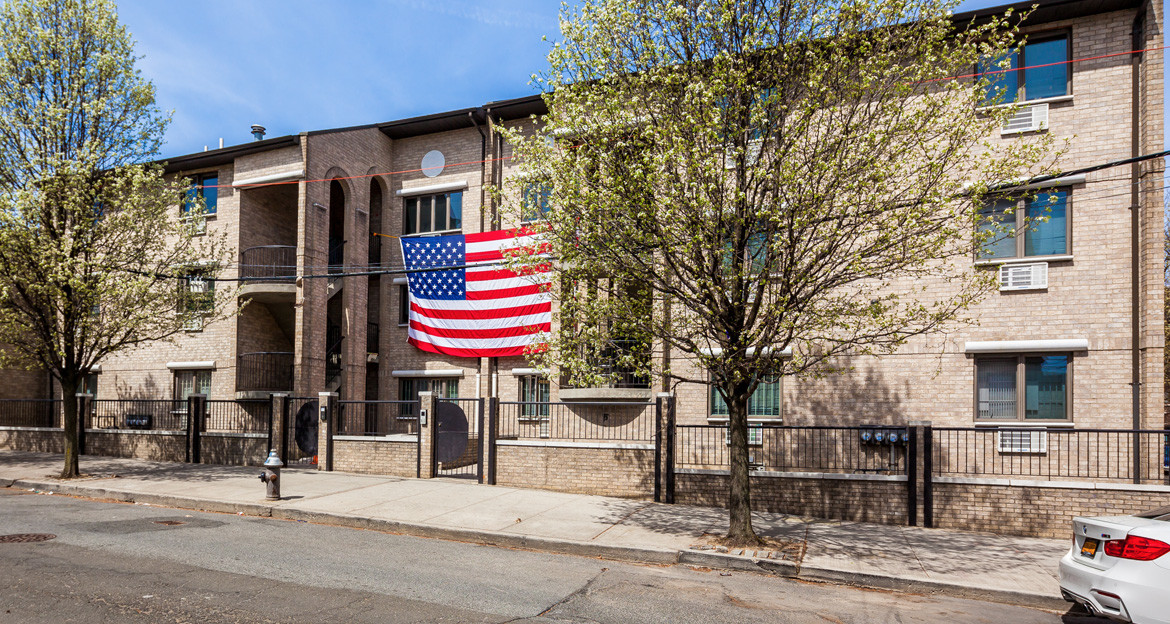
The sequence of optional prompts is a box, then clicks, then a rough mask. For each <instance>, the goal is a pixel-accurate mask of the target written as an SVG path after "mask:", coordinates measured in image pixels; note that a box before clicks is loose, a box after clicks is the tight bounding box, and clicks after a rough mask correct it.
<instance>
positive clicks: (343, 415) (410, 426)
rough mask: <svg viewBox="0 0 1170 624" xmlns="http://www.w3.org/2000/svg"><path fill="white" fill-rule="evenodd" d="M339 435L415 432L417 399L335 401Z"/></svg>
mask: <svg viewBox="0 0 1170 624" xmlns="http://www.w3.org/2000/svg"><path fill="white" fill-rule="evenodd" d="M336 433H337V434H338V435H364V436H384V435H393V434H400V433H406V434H417V433H418V401H338V413H337V432H336Z"/></svg>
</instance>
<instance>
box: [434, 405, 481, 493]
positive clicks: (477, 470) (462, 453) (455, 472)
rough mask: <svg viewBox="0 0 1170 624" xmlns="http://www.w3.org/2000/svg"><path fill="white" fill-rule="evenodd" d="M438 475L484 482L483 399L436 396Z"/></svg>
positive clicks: (435, 459) (435, 458) (435, 466)
mask: <svg viewBox="0 0 1170 624" xmlns="http://www.w3.org/2000/svg"><path fill="white" fill-rule="evenodd" d="M434 418H435V454H434V466H433V468H434V475H435V476H436V477H456V478H461V479H476V480H477V481H478V482H480V483H483V465H484V462H483V450H484V439H483V436H482V435H480V433H481V432H482V431H483V429H484V427H483V424H484V422H483V421H484V400H483V399H441V398H436V399H435V415H434Z"/></svg>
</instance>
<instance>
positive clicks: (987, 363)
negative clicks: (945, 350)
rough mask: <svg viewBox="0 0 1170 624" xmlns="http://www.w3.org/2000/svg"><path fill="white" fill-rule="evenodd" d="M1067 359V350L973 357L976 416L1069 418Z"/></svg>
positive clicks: (988, 418)
mask: <svg viewBox="0 0 1170 624" xmlns="http://www.w3.org/2000/svg"><path fill="white" fill-rule="evenodd" d="M1070 361H1071V357H1070V356H1069V355H1068V354H1058V355H1047V354H1036V355H1008V356H995V357H981V358H977V359H976V360H975V418H976V420H989V421H1005V420H1014V421H1043V420H1049V421H1051V420H1070V412H1069V362H1070Z"/></svg>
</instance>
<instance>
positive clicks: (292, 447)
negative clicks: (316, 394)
mask: <svg viewBox="0 0 1170 624" xmlns="http://www.w3.org/2000/svg"><path fill="white" fill-rule="evenodd" d="M319 405H320V404H319V403H318V402H317V399H316V398H313V397H288V398H287V399H285V402H284V413H283V414H281V418H282V419H283V422H284V426H282V427H281V428H280V430H281V436H280V446H279V447H278V448H279V449H280V458H281V459H283V460H284V463H285V465H287V466H309V465H313V463H314V462H315V461H316V458H317V426H318V424H320V419H319V418H318V407H319Z"/></svg>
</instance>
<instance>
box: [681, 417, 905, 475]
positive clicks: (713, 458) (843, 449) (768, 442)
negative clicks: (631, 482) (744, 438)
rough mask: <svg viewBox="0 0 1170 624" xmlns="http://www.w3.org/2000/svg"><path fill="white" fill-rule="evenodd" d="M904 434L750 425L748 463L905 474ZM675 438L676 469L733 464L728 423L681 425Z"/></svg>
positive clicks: (867, 429) (772, 467) (775, 468)
mask: <svg viewBox="0 0 1170 624" xmlns="http://www.w3.org/2000/svg"><path fill="white" fill-rule="evenodd" d="M879 433H880V435H878V434H879ZM891 434H893V435H891ZM906 436H907V432H906V430H905V429H902V428H896V427H888V428H875V427H811V426H810V427H791V426H782V425H771V424H749V426H748V462H749V465H750V467H751V468H752V469H755V470H766V471H775V472H834V473H863V474H864V473H871V474H887V475H901V474H906V455H907V444H906ZM674 439H675V449H674V467H675V468H676V469H715V470H719V469H727V468H728V467H730V465H731V444H730V439H729V437H728V427H727V425H678V426H676V428H675V436H674ZM891 440H892V441H891Z"/></svg>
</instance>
